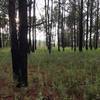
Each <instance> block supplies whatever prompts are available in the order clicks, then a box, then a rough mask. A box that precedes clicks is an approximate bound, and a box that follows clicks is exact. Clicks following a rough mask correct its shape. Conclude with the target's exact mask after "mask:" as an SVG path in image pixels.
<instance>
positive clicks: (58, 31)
mask: <svg viewBox="0 0 100 100" xmlns="http://www.w3.org/2000/svg"><path fill="white" fill-rule="evenodd" d="M60 8H61V1H60V0H58V9H59V10H58V30H57V35H58V51H60V22H61V21H60V17H61V16H60V15H61V14H60V13H61V11H60Z"/></svg>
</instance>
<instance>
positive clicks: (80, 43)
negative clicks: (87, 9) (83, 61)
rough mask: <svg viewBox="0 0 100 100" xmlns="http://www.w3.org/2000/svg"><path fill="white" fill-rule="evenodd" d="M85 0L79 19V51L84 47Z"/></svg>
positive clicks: (81, 6)
mask: <svg viewBox="0 0 100 100" xmlns="http://www.w3.org/2000/svg"><path fill="white" fill-rule="evenodd" d="M82 41H83V0H81V5H80V20H79V51H80V52H81V51H82V48H83V42H82Z"/></svg>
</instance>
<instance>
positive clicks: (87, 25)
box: [86, 0, 90, 50]
mask: <svg viewBox="0 0 100 100" xmlns="http://www.w3.org/2000/svg"><path fill="white" fill-rule="evenodd" d="M89 3H90V2H89V0H88V1H87V21H86V50H88V32H89Z"/></svg>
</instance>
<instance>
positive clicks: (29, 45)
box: [28, 0, 32, 53]
mask: <svg viewBox="0 0 100 100" xmlns="http://www.w3.org/2000/svg"><path fill="white" fill-rule="evenodd" d="M31 3H32V0H29V4H30V5H29V8H28V10H29V18H28V19H29V21H28V22H29V27H28V33H29V43H28V49H29V50H28V51H29V53H30V51H31V28H32V27H31V26H32V17H31V11H32V4H31Z"/></svg>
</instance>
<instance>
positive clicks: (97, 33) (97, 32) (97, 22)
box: [95, 0, 99, 49]
mask: <svg viewBox="0 0 100 100" xmlns="http://www.w3.org/2000/svg"><path fill="white" fill-rule="evenodd" d="M96 16H97V18H96V19H97V20H96V44H95V49H97V48H98V40H99V0H97V14H96Z"/></svg>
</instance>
